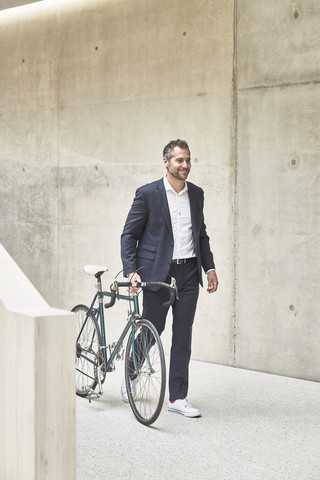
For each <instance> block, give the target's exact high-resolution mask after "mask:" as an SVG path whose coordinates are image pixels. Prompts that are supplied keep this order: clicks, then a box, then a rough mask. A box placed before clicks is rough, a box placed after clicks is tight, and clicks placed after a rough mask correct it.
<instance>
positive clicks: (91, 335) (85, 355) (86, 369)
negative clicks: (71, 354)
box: [72, 305, 102, 397]
mask: <svg viewBox="0 0 320 480" xmlns="http://www.w3.org/2000/svg"><path fill="white" fill-rule="evenodd" d="M72 312H75V313H76V314H77V340H76V394H77V395H79V397H87V396H88V395H89V393H90V392H92V391H93V390H94V389H95V388H96V386H97V383H98V381H97V375H96V368H97V363H98V362H101V358H102V357H101V353H100V352H101V350H100V349H101V343H102V341H101V333H100V329H99V326H98V322H97V320H96V318H95V316H94V315H93V314H92V313H91V312H90V313H89V308H88V307H87V306H86V305H76V306H75V307H74V308H73V309H72Z"/></svg>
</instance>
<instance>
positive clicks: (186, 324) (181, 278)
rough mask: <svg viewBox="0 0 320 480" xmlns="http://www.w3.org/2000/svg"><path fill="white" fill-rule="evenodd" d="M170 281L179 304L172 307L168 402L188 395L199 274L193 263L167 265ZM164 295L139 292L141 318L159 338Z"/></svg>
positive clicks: (163, 325)
mask: <svg viewBox="0 0 320 480" xmlns="http://www.w3.org/2000/svg"><path fill="white" fill-rule="evenodd" d="M171 277H174V278H175V279H176V281H177V286H178V290H179V300H175V302H174V304H173V306H172V317H173V321H172V343H171V353H170V369H169V395H170V400H171V401H173V400H177V399H183V398H185V397H186V396H187V393H188V381H189V362H190V356H191V340H192V325H193V320H194V316H195V312H196V307H197V301H198V296H199V274H198V269H197V261H196V259H192V260H190V261H189V262H187V263H183V264H180V265H177V264H171V267H170V271H169V276H168V278H167V280H166V281H167V283H170V282H171ZM168 295H169V294H168V291H167V290H166V289H163V288H162V289H160V290H158V291H156V292H154V291H150V290H145V291H144V292H143V312H142V316H143V318H146V319H148V320H150V321H151V322H152V323H153V324H154V325H155V327H156V328H157V330H158V332H159V334H160V335H161V333H162V332H163V330H164V328H165V324H166V317H167V313H168V307H166V308H164V307H163V303H164V302H166V301H167V300H168Z"/></svg>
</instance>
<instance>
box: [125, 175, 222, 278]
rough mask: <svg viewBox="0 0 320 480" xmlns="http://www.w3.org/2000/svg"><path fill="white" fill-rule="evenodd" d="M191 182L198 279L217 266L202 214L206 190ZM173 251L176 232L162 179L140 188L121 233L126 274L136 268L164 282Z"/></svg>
mask: <svg viewBox="0 0 320 480" xmlns="http://www.w3.org/2000/svg"><path fill="white" fill-rule="evenodd" d="M187 183H188V193H189V201H190V210H191V221H192V229H193V240H194V247H195V252H196V257H197V262H198V272H199V282H200V283H201V285H202V275H201V267H203V269H204V271H207V270H209V269H212V268H215V267H214V260H213V255H212V253H211V250H210V244H209V237H208V235H207V232H206V226H205V223H204V218H203V202H204V196H203V190H202V189H201V188H200V187H197V186H196V185H194V184H193V183H190V182H187ZM172 253H173V234H172V226H171V218H170V212H169V206H168V201H167V195H166V191H165V188H164V184H163V179H161V180H157V181H155V182H152V183H149V184H147V185H144V186H142V187H140V188H138V189H137V191H136V195H135V198H134V200H133V204H132V206H131V209H130V211H129V214H128V217H127V220H126V223H125V226H124V229H123V233H122V235H121V257H122V263H123V269H124V275H125V276H126V275H128V274H129V273H133V272H136V271H137V270H138V269H140V268H141V267H144V268H141V270H139V274H140V276H141V278H142V280H144V281H159V282H165V281H166V278H167V276H168V273H169V269H170V264H171V260H172Z"/></svg>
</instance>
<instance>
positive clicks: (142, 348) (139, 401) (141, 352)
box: [125, 319, 166, 425]
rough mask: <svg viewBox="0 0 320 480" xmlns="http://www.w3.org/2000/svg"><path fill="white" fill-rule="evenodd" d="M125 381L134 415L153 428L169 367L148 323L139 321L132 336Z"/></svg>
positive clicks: (133, 329)
mask: <svg viewBox="0 0 320 480" xmlns="http://www.w3.org/2000/svg"><path fill="white" fill-rule="evenodd" d="M125 381H126V388H127V392H128V400H129V403H130V406H131V409H132V411H133V413H134V415H135V416H136V418H137V420H138V421H139V422H140V423H142V424H143V425H151V424H152V423H153V422H155V420H156V419H157V418H158V416H159V415H160V412H161V409H162V406H163V400H164V394H165V386H166V364H165V357H164V351H163V346H162V342H161V339H160V336H159V334H158V332H157V330H156V328H155V326H154V325H153V324H152V323H151V322H150V321H149V320H145V319H141V320H138V321H136V322H135V323H134V324H133V328H132V331H131V333H130V334H129V338H128V342H127V348H126V355H125Z"/></svg>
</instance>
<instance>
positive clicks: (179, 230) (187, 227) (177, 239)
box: [163, 177, 195, 260]
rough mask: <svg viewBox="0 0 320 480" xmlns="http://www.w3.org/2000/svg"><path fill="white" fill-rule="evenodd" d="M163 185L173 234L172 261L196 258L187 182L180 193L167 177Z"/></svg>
mask: <svg viewBox="0 0 320 480" xmlns="http://www.w3.org/2000/svg"><path fill="white" fill-rule="evenodd" d="M163 183H164V188H165V190H166V194H167V200H168V205H169V211H170V217H171V224H172V232H173V242H174V247H173V254H172V259H173V260H175V259H180V258H190V257H195V250H194V243H193V234H192V222H191V212H190V202H189V194H188V185H187V182H185V187H184V189H183V190H181V192H179V193H177V192H176V191H175V190H174V189H173V188H172V187H171V185H170V183H169V182H168V180H167V178H166V177H164V178H163Z"/></svg>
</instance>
